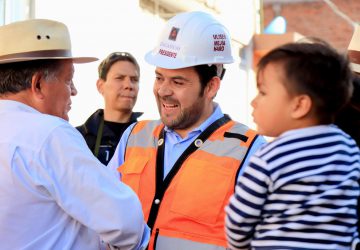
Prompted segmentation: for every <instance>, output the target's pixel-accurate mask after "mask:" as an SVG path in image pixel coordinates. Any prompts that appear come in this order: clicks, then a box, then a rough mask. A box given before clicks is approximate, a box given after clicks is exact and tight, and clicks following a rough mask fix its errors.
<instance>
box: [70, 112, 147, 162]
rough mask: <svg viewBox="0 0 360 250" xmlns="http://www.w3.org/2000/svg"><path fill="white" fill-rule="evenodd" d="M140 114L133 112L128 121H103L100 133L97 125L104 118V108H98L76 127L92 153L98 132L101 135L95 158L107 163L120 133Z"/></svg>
mask: <svg viewBox="0 0 360 250" xmlns="http://www.w3.org/2000/svg"><path fill="white" fill-rule="evenodd" d="M142 114H143V113H141V112H133V113H132V115H131V117H130V121H129V122H127V123H115V122H107V121H105V122H104V126H103V131H102V134H100V133H99V132H101V131H99V127H100V123H101V122H102V121H103V120H104V110H103V109H98V110H97V111H96V112H95V113H93V114H92V115H91V116H90V117H89V118H88V119H87V120H86V122H85V123H84V124H83V125H81V126H78V127H76V129H77V130H79V132H80V133H81V134H82V135H83V137H84V138H85V141H86V143H87V145H88V146H89V148H90V150H91V151H92V152H93V153H94V155H95V145H96V139H97V136H98V133H99V136H101V141H100V145H99V149H98V150H99V151H98V155H97V158H98V159H99V160H100V161H101V162H102V163H103V164H105V165H107V164H108V162H109V161H110V159H111V157H112V156H113V155H114V152H115V149H116V146H117V144H118V143H119V140H120V138H121V135H122V133H123V132H124V131H125V130H126V129H127V127H129V126H130V125H131V124H132V123H134V122H136V121H137V119H138V117H140V116H141V115H142ZM95 156H96V155H95Z"/></svg>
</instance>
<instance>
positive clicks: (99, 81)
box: [96, 78, 105, 94]
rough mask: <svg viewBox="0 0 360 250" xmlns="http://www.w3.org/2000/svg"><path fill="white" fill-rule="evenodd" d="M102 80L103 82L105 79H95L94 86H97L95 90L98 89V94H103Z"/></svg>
mask: <svg viewBox="0 0 360 250" xmlns="http://www.w3.org/2000/svg"><path fill="white" fill-rule="evenodd" d="M104 82H105V81H104V80H103V79H101V78H99V79H98V80H97V81H96V88H97V90H98V92H99V93H100V94H103V90H102V88H103V85H104Z"/></svg>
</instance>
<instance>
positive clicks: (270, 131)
mask: <svg viewBox="0 0 360 250" xmlns="http://www.w3.org/2000/svg"><path fill="white" fill-rule="evenodd" d="M257 73H258V74H257V87H258V94H257V96H256V97H255V99H254V100H253V101H252V103H251V105H252V106H253V108H254V111H253V114H252V115H253V118H254V122H255V123H256V124H257V126H258V132H259V133H260V134H263V135H265V136H269V137H276V139H274V140H273V141H272V142H270V143H268V144H266V145H264V146H263V147H262V148H261V149H260V150H259V151H258V152H257V153H256V154H255V155H254V156H253V157H252V158H251V160H250V162H249V165H248V166H247V167H246V168H245V169H244V173H243V175H242V176H241V177H240V179H239V181H238V183H237V185H236V188H235V193H234V195H233V196H232V197H231V199H230V202H229V204H228V206H227V207H226V219H225V223H226V236H227V240H228V243H229V247H230V248H231V249H271V250H275V249H312V250H314V249H327V250H328V249H336V250H340V249H351V247H352V245H353V246H354V245H355V244H356V241H357V232H356V231H357V228H356V221H357V212H356V206H357V198H358V196H359V184H358V180H359V178H360V156H359V155H360V153H359V148H358V147H357V145H356V143H355V141H354V140H353V139H352V138H351V137H350V136H349V135H348V134H346V133H345V132H343V131H342V130H341V129H339V128H338V127H337V126H336V125H334V124H333V121H334V117H335V115H336V114H337V112H338V111H339V110H340V109H341V108H342V107H343V106H344V105H345V104H346V103H347V102H348V100H349V99H350V98H351V94H352V75H351V70H350V68H349V62H348V60H347V58H346V57H344V56H343V55H341V54H339V53H338V52H336V51H335V49H333V48H332V47H330V46H329V45H327V44H325V43H323V42H319V41H317V42H313V43H309V42H307V43H290V44H286V45H283V46H280V47H278V48H275V49H273V50H272V51H270V52H269V53H268V54H267V55H265V56H264V57H263V58H262V59H261V60H260V62H259V65H258V72H257Z"/></svg>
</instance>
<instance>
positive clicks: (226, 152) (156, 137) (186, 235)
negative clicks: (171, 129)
mask: <svg viewBox="0 0 360 250" xmlns="http://www.w3.org/2000/svg"><path fill="white" fill-rule="evenodd" d="M215 123H216V124H212V125H211V126H210V127H209V128H208V129H206V130H205V131H204V132H203V133H202V134H201V135H200V136H199V137H198V139H196V140H195V141H194V142H193V143H192V144H191V145H190V146H189V148H187V149H186V150H185V152H184V153H183V154H182V155H181V156H180V158H179V159H178V160H177V162H176V163H175V165H174V166H173V168H172V169H171V170H170V172H169V174H168V175H167V176H166V177H165V179H164V178H163V157H164V154H163V151H164V144H165V143H164V130H163V127H164V125H163V124H162V123H161V122H160V121H140V122H138V123H137V124H136V125H135V126H134V128H133V130H132V132H131V134H130V136H129V139H128V144H127V147H126V153H125V162H124V164H123V165H121V166H120V167H119V171H120V172H121V176H122V177H121V179H122V181H123V182H124V183H126V184H127V185H129V186H130V187H131V188H132V189H133V190H134V191H135V192H136V193H137V195H138V197H139V199H140V201H141V204H142V206H143V212H144V216H145V219H146V220H147V222H148V225H149V227H150V228H151V229H152V232H151V238H150V242H149V247H148V249H150V250H152V249H154V250H155V249H156V250H169V249H186V250H193V249H199V248H200V249H204V250H205V249H206V250H211V249H217V250H219V249H224V250H225V249H226V246H227V243H226V239H225V233H224V217H225V211H224V207H225V206H226V204H227V203H228V200H229V198H230V196H231V195H232V193H233V192H234V185H235V183H236V180H237V175H238V172H239V170H240V167H241V164H242V161H243V159H244V158H245V156H246V155H247V152H248V149H249V148H250V147H251V145H252V143H253V142H254V140H255V138H256V136H257V135H256V133H255V131H253V130H250V129H249V128H248V127H247V126H245V125H243V124H240V123H236V122H234V121H231V120H230V118H228V117H227V116H224V117H223V118H222V119H219V120H218V121H216V122H215ZM209 130H213V131H209ZM199 138H200V139H199Z"/></svg>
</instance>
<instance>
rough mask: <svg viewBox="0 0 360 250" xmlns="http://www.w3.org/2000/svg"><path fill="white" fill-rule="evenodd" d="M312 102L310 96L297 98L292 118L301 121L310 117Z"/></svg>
mask: <svg viewBox="0 0 360 250" xmlns="http://www.w3.org/2000/svg"><path fill="white" fill-rule="evenodd" d="M311 107H312V100H311V98H310V96H308V95H298V96H295V97H294V99H293V101H292V109H291V117H292V118H294V119H300V118H303V117H305V116H306V115H308V114H309V113H310V111H311Z"/></svg>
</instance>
